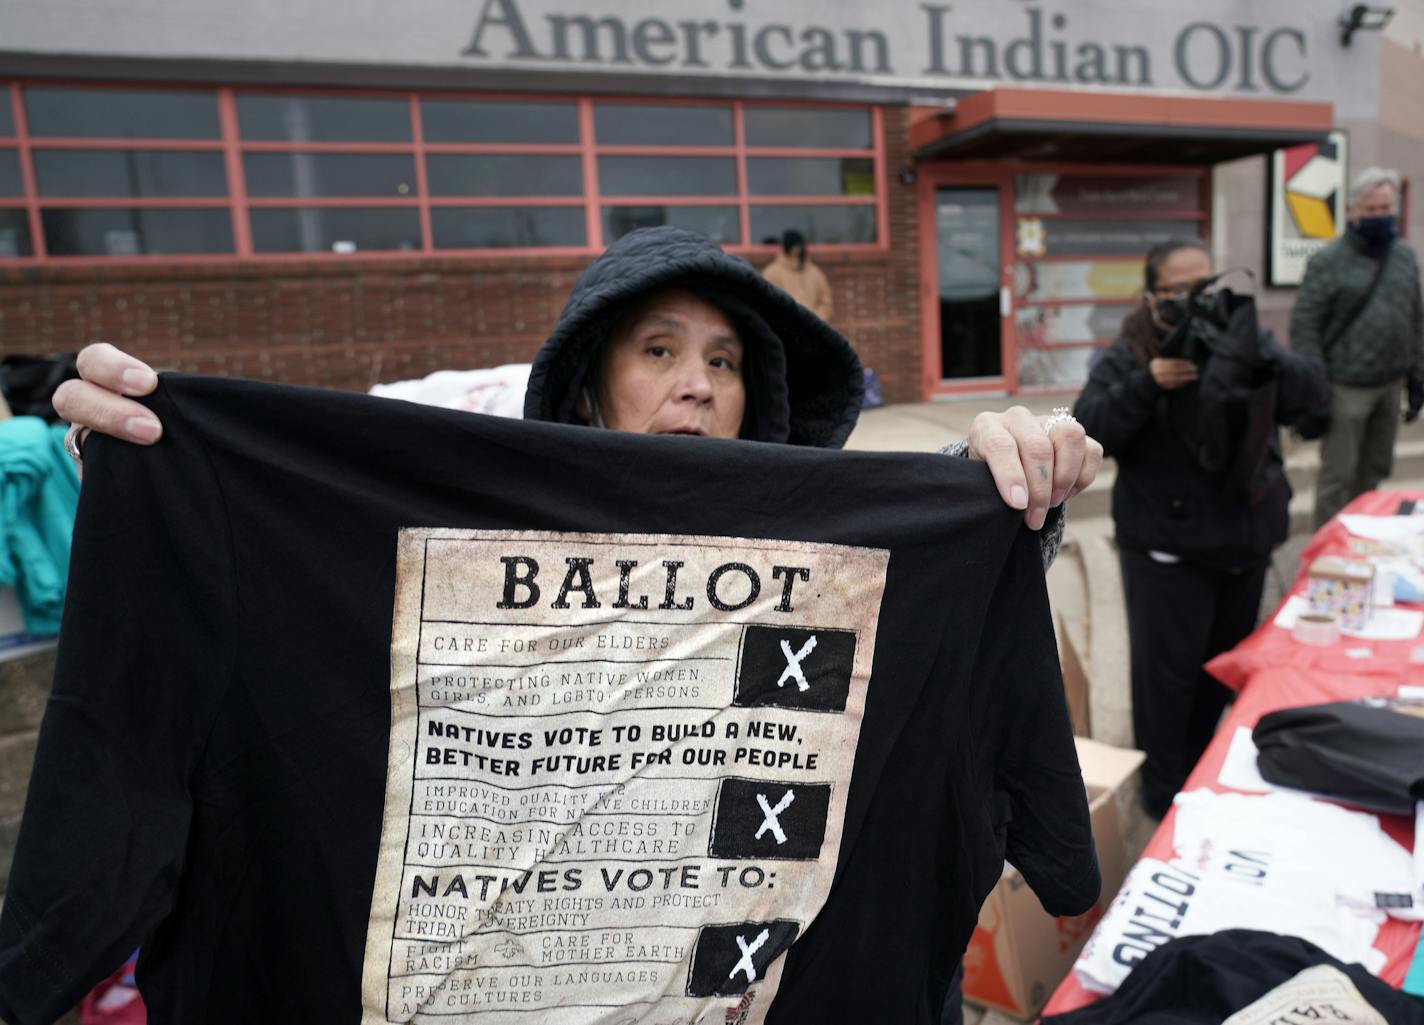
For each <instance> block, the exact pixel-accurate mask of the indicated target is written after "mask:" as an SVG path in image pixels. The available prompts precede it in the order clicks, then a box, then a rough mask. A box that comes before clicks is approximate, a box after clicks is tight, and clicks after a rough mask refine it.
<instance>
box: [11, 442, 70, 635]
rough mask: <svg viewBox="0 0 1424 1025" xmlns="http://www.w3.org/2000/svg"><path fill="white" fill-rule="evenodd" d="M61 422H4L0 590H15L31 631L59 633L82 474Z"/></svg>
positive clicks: (26, 624) (35, 632) (34, 632)
mask: <svg viewBox="0 0 1424 1025" xmlns="http://www.w3.org/2000/svg"><path fill="white" fill-rule="evenodd" d="M64 432H65V426H64V425H63V424H59V425H55V426H51V425H50V424H47V423H45V422H44V421H43V420H41V419H40V418H39V417H37V416H17V417H12V418H11V419H9V420H0V585H3V586H11V587H14V588H15V594H16V597H17V598H18V599H19V602H20V609H21V610H22V611H23V612H24V614H25V626H26V628H27V629H28V630H29V632H30V633H32V634H57V633H59V616H60V612H61V611H62V610H63V608H64V585H65V582H66V580H68V578H69V539H70V535H71V534H72V533H73V532H74V511H75V509H77V508H78V506H79V474H78V471H77V470H76V469H75V467H74V463H73V462H72V461H71V460H70V458H69V456H68V455H67V454H66V453H65V451H64Z"/></svg>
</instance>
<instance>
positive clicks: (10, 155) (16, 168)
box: [0, 149, 25, 196]
mask: <svg viewBox="0 0 1424 1025" xmlns="http://www.w3.org/2000/svg"><path fill="white" fill-rule="evenodd" d="M24 194H25V183H24V180H23V179H22V178H21V177H20V154H19V153H17V152H15V151H14V150H12V149H0V196H23V195H24Z"/></svg>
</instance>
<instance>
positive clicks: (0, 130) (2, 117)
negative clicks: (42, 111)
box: [0, 86, 33, 135]
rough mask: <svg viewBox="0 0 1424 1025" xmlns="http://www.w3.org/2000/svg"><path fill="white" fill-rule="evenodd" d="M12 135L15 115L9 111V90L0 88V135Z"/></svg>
mask: <svg viewBox="0 0 1424 1025" xmlns="http://www.w3.org/2000/svg"><path fill="white" fill-rule="evenodd" d="M31 131H33V129H31ZM14 134H15V115H14V112H13V111H12V110H11V109H10V88H9V86H4V87H0V135H14Z"/></svg>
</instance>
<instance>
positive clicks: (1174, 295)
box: [1152, 281, 1216, 299]
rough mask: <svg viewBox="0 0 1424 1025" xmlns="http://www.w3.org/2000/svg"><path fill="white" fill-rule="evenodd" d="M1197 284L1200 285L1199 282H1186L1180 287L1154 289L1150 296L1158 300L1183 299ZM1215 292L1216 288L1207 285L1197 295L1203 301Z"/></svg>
mask: <svg viewBox="0 0 1424 1025" xmlns="http://www.w3.org/2000/svg"><path fill="white" fill-rule="evenodd" d="M1199 284H1201V282H1200V281H1187V282H1183V283H1182V284H1180V285H1172V286H1170V287H1168V288H1154V289H1153V290H1152V294H1153V295H1155V296H1156V297H1157V298H1159V299H1185V298H1186V297H1187V296H1189V295H1190V294H1191V292H1192V289H1194V288H1196V287H1197V285H1199ZM1215 291H1216V287H1215V286H1214V285H1208V286H1207V287H1206V288H1204V289H1202V290H1201V292H1199V293H1198V294H1199V295H1200V296H1201V298H1203V299H1210V298H1211V296H1212V293H1214V292H1215Z"/></svg>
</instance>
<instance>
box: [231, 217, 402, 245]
mask: <svg viewBox="0 0 1424 1025" xmlns="http://www.w3.org/2000/svg"><path fill="white" fill-rule="evenodd" d="M252 248H253V249H255V250H256V251H257V252H259V253H318V252H324V251H326V250H331V251H334V252H338V253H351V252H357V251H365V250H368V249H419V248H420V216H419V214H417V212H416V211H415V210H413V209H405V208H400V209H390V208H386V209H365V210H363V209H352V208H350V207H342V208H333V207H325V208H310V207H298V208H294V209H284V210H253V211H252Z"/></svg>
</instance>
